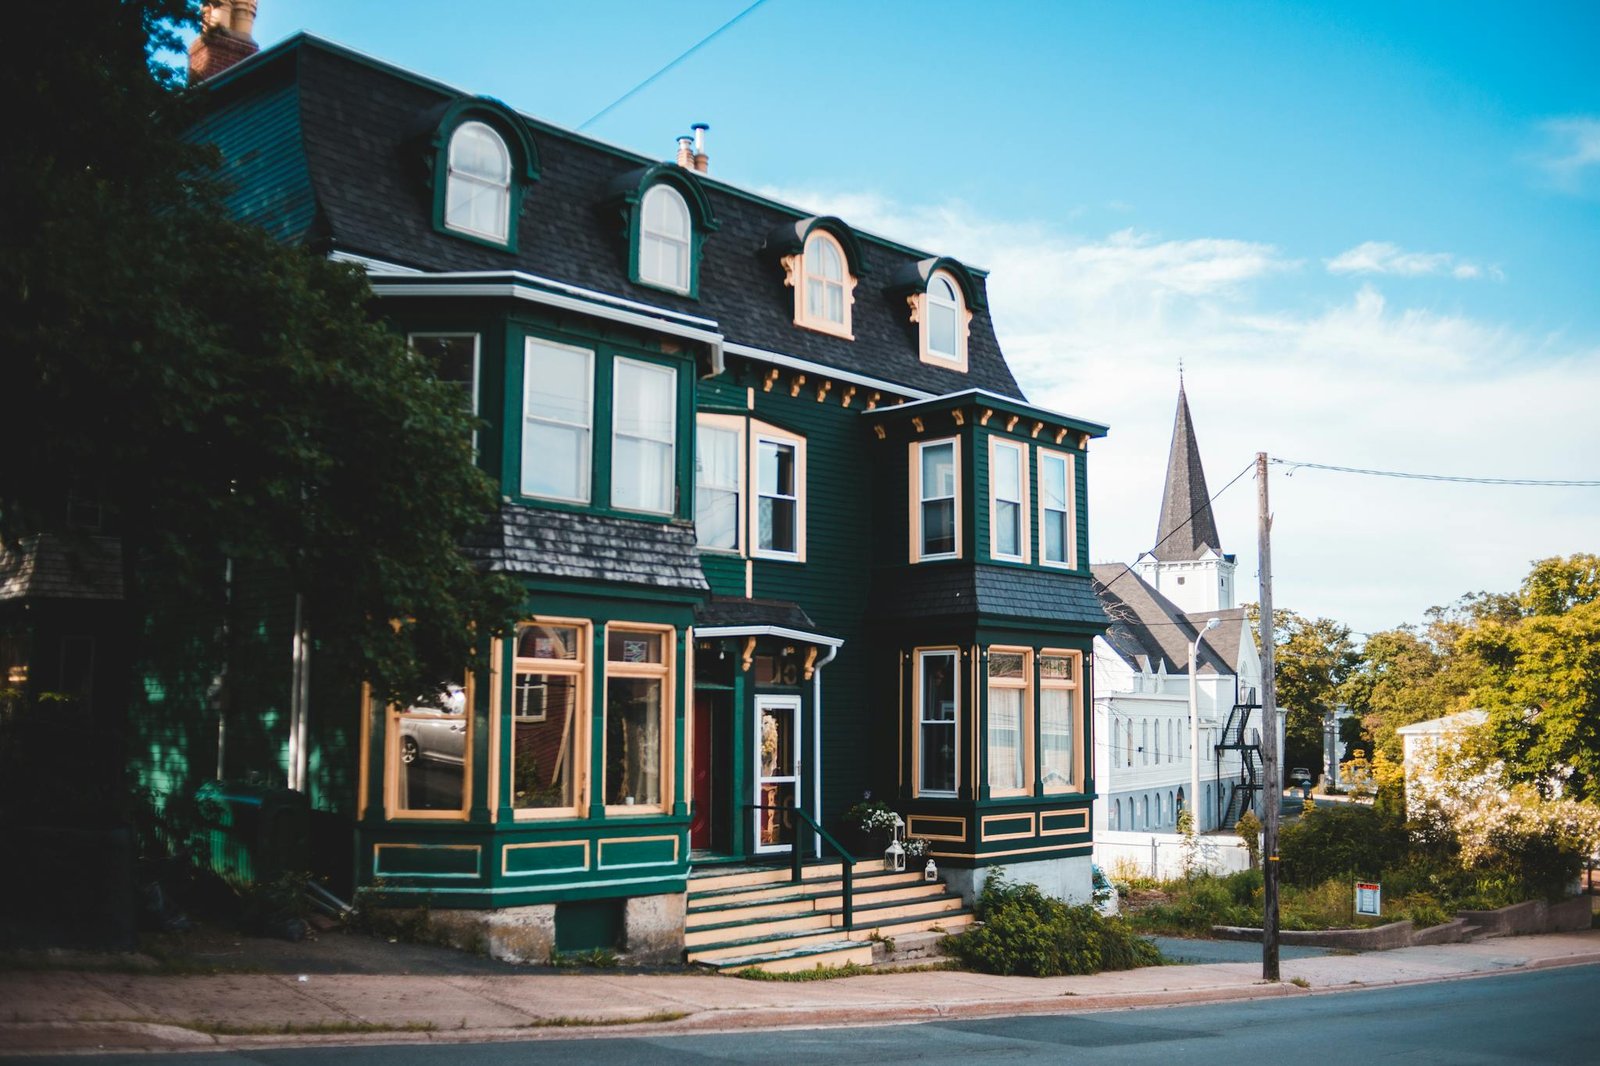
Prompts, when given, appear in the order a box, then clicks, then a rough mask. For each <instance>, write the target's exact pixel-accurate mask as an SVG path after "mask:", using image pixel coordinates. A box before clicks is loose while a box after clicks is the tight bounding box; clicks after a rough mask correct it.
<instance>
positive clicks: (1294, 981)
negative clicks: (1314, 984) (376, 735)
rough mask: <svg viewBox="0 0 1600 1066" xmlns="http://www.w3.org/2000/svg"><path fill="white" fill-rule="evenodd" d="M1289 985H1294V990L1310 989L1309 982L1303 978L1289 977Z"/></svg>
mask: <svg viewBox="0 0 1600 1066" xmlns="http://www.w3.org/2000/svg"><path fill="white" fill-rule="evenodd" d="M1289 983H1290V984H1291V985H1294V986H1295V987H1296V988H1310V987H1311V982H1310V981H1307V980H1306V979H1305V978H1304V977H1291V978H1289Z"/></svg>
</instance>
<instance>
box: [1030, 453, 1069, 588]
mask: <svg viewBox="0 0 1600 1066" xmlns="http://www.w3.org/2000/svg"><path fill="white" fill-rule="evenodd" d="M1072 468H1073V461H1072V456H1071V455H1068V454H1066V453H1064V452H1054V451H1047V450H1044V449H1040V451H1039V553H1040V559H1041V561H1042V562H1043V563H1044V564H1045V565H1046V566H1060V567H1066V568H1068V569H1074V570H1075V569H1077V566H1078V533H1077V521H1076V516H1075V515H1074V514H1073V485H1072V481H1073V469H1072Z"/></svg>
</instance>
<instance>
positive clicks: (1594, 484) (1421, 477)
mask: <svg viewBox="0 0 1600 1066" xmlns="http://www.w3.org/2000/svg"><path fill="white" fill-rule="evenodd" d="M1267 461H1268V462H1270V463H1272V464H1273V465H1274V466H1287V467H1289V468H1290V469H1289V471H1288V476H1291V477H1292V476H1293V475H1294V472H1295V471H1296V470H1330V471H1333V472H1334V473H1337V474H1362V475H1365V476H1367V477H1393V478H1404V479H1406V480H1408V481H1449V482H1454V483H1456V484H1462V485H1522V486H1529V487H1533V488H1568V489H1595V488H1600V481H1562V480H1545V479H1540V478H1526V477H1467V476H1458V475H1454V474H1412V473H1405V472H1402V471H1399V470H1368V469H1366V468H1363V467H1359V466H1334V465H1332V464H1331V463H1305V462H1300V461H1299V460H1295V459H1268V460H1267Z"/></svg>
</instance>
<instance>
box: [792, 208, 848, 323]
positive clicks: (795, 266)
mask: <svg viewBox="0 0 1600 1066" xmlns="http://www.w3.org/2000/svg"><path fill="white" fill-rule="evenodd" d="M814 240H824V241H827V242H828V243H829V244H830V245H832V246H833V250H834V252H835V253H836V254H837V255H838V256H839V262H840V264H841V267H842V271H841V272H842V274H843V275H844V276H843V278H842V279H841V282H831V281H826V282H825V283H826V284H830V285H831V284H840V283H842V284H843V286H844V300H843V303H844V321H843V322H834V321H832V320H831V319H828V318H824V317H818V318H813V317H812V316H811V315H810V314H809V313H808V311H807V308H806V281H807V279H808V278H810V277H813V276H816V277H819V278H820V277H821V275H820V274H817V272H816V271H814V270H812V269H811V264H810V263H808V262H807V261H806V260H807V255H806V249H807V248H809V247H810V245H811V242H812V241H814ZM782 263H783V270H784V276H783V283H784V284H785V285H788V286H790V287H791V288H793V289H794V324H795V325H797V326H799V327H801V328H802V329H811V330H816V331H817V332H818V333H827V334H831V335H832V336H835V337H842V338H844V339H845V340H847V341H853V340H855V334H854V333H852V332H851V318H852V309H853V307H854V305H855V302H856V297H855V291H856V276H855V275H854V274H852V273H851V272H850V257H849V256H847V255H845V254H844V245H842V244H840V243H839V239H838V238H837V237H835V236H834V235H833V234H831V233H829V232H828V231H827V230H824V229H814V230H812V231H811V232H810V233H808V234H807V235H806V240H805V245H804V246H803V247H802V249H801V250H800V251H799V252H796V253H795V254H793V255H786V256H784V257H783V259H782Z"/></svg>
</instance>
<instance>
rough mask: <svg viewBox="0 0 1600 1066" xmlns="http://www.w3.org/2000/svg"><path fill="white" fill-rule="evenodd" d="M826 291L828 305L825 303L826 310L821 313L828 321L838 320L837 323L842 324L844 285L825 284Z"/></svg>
mask: <svg viewBox="0 0 1600 1066" xmlns="http://www.w3.org/2000/svg"><path fill="white" fill-rule="evenodd" d="M826 292H827V296H828V305H827V308H826V310H825V311H824V312H823V313H824V314H825V315H826V316H827V319H828V321H829V322H838V323H841V324H843V322H844V286H843V285H828V286H826Z"/></svg>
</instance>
